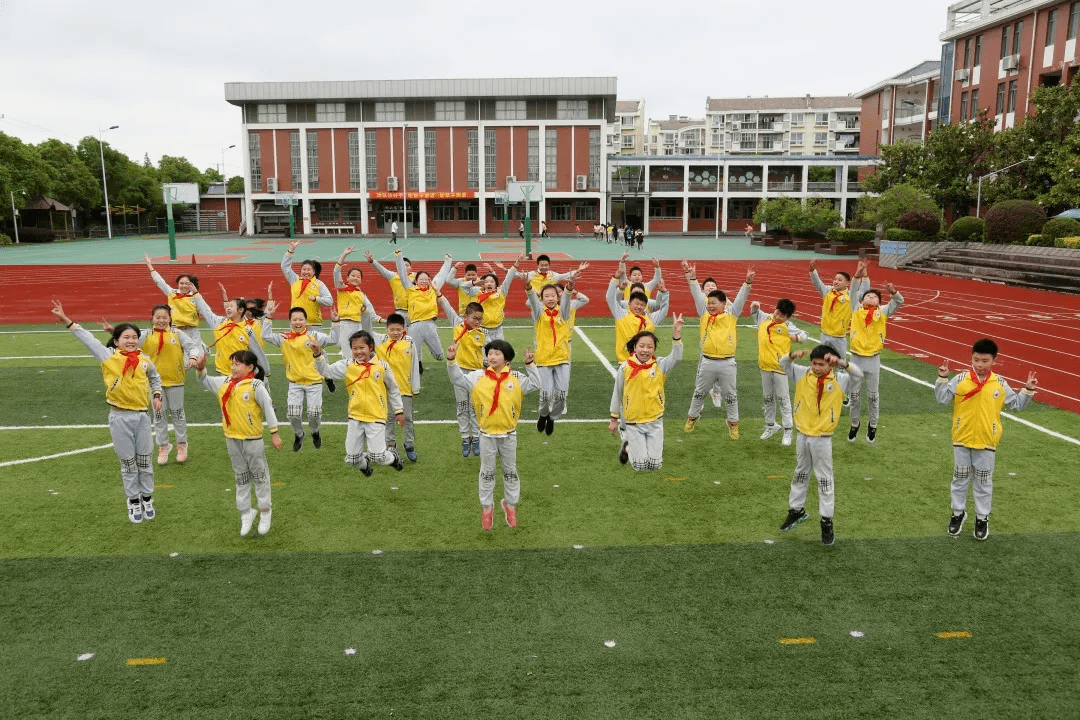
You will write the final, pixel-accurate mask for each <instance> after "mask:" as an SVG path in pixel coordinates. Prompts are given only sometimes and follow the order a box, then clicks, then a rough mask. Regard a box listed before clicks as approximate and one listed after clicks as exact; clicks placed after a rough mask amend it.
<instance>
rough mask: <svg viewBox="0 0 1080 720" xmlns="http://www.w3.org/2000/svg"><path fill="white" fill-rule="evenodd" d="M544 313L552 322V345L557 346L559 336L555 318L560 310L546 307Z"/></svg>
mask: <svg viewBox="0 0 1080 720" xmlns="http://www.w3.org/2000/svg"><path fill="white" fill-rule="evenodd" d="M544 314H545V315H547V318H548V322H550V323H551V346H552V347H553V348H554V347H557V346H558V344H559V336H558V335H556V334H555V318H557V317H559V311H558V310H548V309H547V308H544Z"/></svg>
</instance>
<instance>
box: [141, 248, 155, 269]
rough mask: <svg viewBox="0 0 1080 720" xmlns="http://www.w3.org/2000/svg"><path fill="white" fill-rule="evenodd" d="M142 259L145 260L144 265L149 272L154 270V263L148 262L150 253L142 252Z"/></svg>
mask: <svg viewBox="0 0 1080 720" xmlns="http://www.w3.org/2000/svg"><path fill="white" fill-rule="evenodd" d="M143 260H145V261H146V267H147V269H149V270H150V272H154V264H153V263H152V262H150V253H143Z"/></svg>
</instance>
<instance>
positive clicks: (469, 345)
mask: <svg viewBox="0 0 1080 720" xmlns="http://www.w3.org/2000/svg"><path fill="white" fill-rule="evenodd" d="M454 342H455V343H457V346H458V348H457V358H456V362H457V364H458V367H460V368H461V369H462V370H464V371H465V372H469V371H471V370H479V369H480V368H482V367H484V345H485V344H486V343H487V336H486V335H484V331H483V330H481V329H480V328H476V329H475V330H466V329H465V323H463V322H460V323H458V324H457V325H455V326H454Z"/></svg>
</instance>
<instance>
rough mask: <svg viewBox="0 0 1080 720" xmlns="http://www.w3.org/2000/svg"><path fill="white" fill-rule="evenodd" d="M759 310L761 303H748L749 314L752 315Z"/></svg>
mask: <svg viewBox="0 0 1080 720" xmlns="http://www.w3.org/2000/svg"><path fill="white" fill-rule="evenodd" d="M760 309H761V303H760V302H758V301H757V300H755V301H754V302H752V303H750V314H751V315H753V314H754V313H756V312H757V311H758V310H760Z"/></svg>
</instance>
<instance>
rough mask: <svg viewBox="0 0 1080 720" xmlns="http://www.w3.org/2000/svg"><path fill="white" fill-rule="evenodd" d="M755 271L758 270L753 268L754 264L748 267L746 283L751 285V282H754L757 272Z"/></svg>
mask: <svg viewBox="0 0 1080 720" xmlns="http://www.w3.org/2000/svg"><path fill="white" fill-rule="evenodd" d="M755 272H756V271H755V270H754V268H753V267H752V266H751V267H748V268H746V284H747V285H749V284H751V283H752V282H754V273H755Z"/></svg>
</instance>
